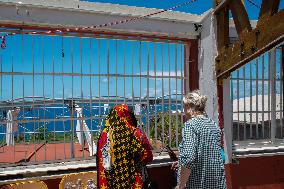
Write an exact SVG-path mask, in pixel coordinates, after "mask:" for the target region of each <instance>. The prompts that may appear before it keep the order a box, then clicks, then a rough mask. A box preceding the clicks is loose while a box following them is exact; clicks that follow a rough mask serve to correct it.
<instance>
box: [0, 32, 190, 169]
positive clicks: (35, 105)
mask: <svg viewBox="0 0 284 189" xmlns="http://www.w3.org/2000/svg"><path fill="white" fill-rule="evenodd" d="M1 32H2V34H5V33H7V32H14V33H15V34H14V35H9V36H7V37H6V45H7V47H6V48H5V49H1V50H0V141H1V146H0V152H1V153H0V164H2V165H5V164H11V163H13V164H14V163H38V162H50V161H52V162H53V161H62V160H64V161H66V160H70V159H88V158H92V156H93V155H94V153H95V142H94V141H95V140H96V139H97V137H98V134H99V132H100V130H101V128H102V127H103V125H104V118H105V116H106V115H107V113H108V112H109V109H110V108H111V107H113V106H114V105H116V104H122V103H123V104H128V105H130V106H131V107H133V109H134V112H135V115H136V117H137V119H138V122H139V126H140V127H141V128H142V129H143V130H144V131H145V132H146V133H147V135H148V136H149V137H150V138H151V140H152V141H153V144H155V145H154V146H157V145H158V144H162V146H165V145H167V144H168V145H170V146H172V147H177V145H178V142H179V136H180V128H181V125H182V122H183V118H182V117H183V116H182V98H183V93H184V89H183V87H184V83H185V82H186V83H188V80H187V78H188V74H185V71H184V70H187V69H188V65H186V64H185V61H184V54H185V53H184V52H185V49H186V48H187V46H186V45H185V44H183V43H182V42H179V41H159V40H151V41H149V40H147V39H132V38H128V39H119V38H116V37H115V36H114V37H113V38H107V37H106V36H104V35H96V36H93V35H88V34H75V33H72V34H70V33H58V35H33V34H30V33H28V32H29V31H24V30H21V31H18V30H13V29H5V28H2V31H1Z"/></svg>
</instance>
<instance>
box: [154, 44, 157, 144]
mask: <svg viewBox="0 0 284 189" xmlns="http://www.w3.org/2000/svg"><path fill="white" fill-rule="evenodd" d="M154 74H155V76H156V75H157V44H156V43H154ZM157 137H158V131H157V77H155V143H156V144H157Z"/></svg>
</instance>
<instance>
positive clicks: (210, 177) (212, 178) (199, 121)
mask: <svg viewBox="0 0 284 189" xmlns="http://www.w3.org/2000/svg"><path fill="white" fill-rule="evenodd" d="M184 129H185V131H184V132H185V133H186V132H187V130H188V131H189V132H194V133H195V134H196V141H195V142H196V161H195V163H194V166H193V167H192V168H191V174H190V176H189V188H208V189H210V188H212V189H213V188H214V189H215V188H218V189H223V188H226V184H225V175H224V164H223V160H222V156H221V154H220V148H221V142H220V141H221V131H220V128H219V127H218V126H217V125H216V123H215V122H214V121H213V120H212V119H210V118H207V117H205V116H201V117H195V118H192V119H191V120H189V121H188V122H187V123H186V124H185V128H184Z"/></svg>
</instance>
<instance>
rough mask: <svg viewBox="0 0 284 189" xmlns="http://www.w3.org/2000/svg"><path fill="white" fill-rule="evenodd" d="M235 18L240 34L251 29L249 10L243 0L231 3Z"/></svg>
mask: <svg viewBox="0 0 284 189" xmlns="http://www.w3.org/2000/svg"><path fill="white" fill-rule="evenodd" d="M229 7H230V9H231V11H232V15H233V19H234V22H235V26H236V30H237V32H238V35H239V37H240V35H241V34H242V33H243V32H245V31H250V30H251V25H250V22H249V17H248V14H247V11H246V9H245V6H244V4H243V3H242V1H241V0H234V1H232V2H231V3H230V5H229Z"/></svg>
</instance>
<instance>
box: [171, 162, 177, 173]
mask: <svg viewBox="0 0 284 189" xmlns="http://www.w3.org/2000/svg"><path fill="white" fill-rule="evenodd" d="M171 169H172V170H173V171H176V170H178V161H174V162H173V164H172V167H171Z"/></svg>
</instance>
